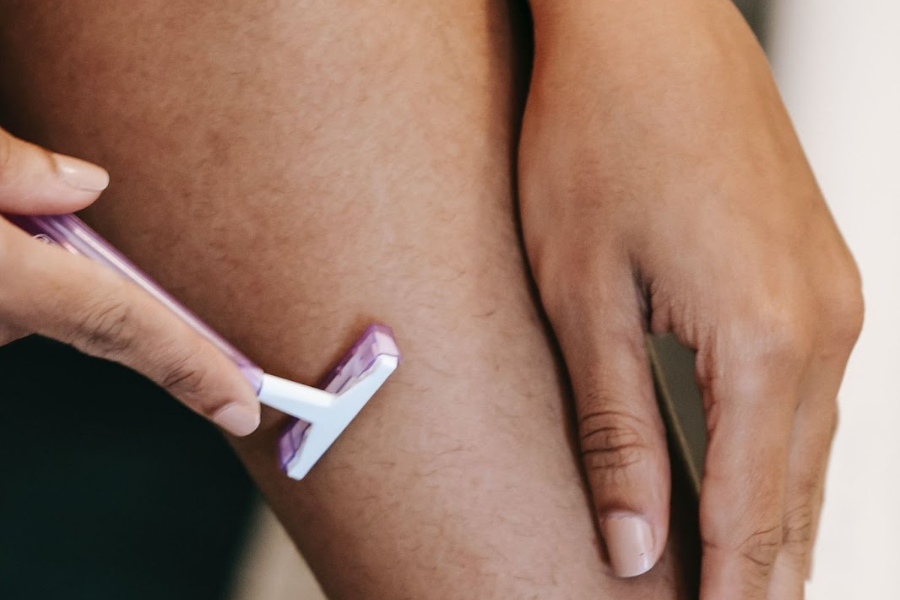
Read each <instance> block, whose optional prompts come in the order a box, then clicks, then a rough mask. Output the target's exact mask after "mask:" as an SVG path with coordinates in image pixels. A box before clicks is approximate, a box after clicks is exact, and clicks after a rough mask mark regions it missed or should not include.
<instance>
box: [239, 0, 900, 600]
mask: <svg viewBox="0 0 900 600" xmlns="http://www.w3.org/2000/svg"><path fill="white" fill-rule="evenodd" d="M739 3H740V4H743V5H747V6H749V7H750V9H751V11H752V12H755V13H756V14H758V15H759V14H762V11H761V10H760V5H757V6H753V0H745V1H743V2H739ZM745 8H747V7H746V6H745ZM763 18H765V20H766V21H767V23H766V25H767V31H768V33H767V35H766V39H767V42H768V46H769V54H770V57H771V60H772V64H773V67H774V69H775V73H776V77H777V79H778V82H779V84H780V85H781V89H782V92H783V94H784V97H785V100H786V102H787V104H788V107H789V110H790V111H791V114H792V116H793V117H794V120H795V122H796V125H797V128H798V130H799V132H800V137H801V139H802V140H803V142H804V145H805V147H806V149H807V152H808V154H809V156H810V160H811V161H812V164H813V168H814V169H815V171H816V173H817V175H818V176H819V179H820V182H821V185H822V188H823V190H824V192H825V195H826V197H827V198H828V200H829V203H830V204H831V206H832V209H833V210H834V213H835V216H836V217H837V220H838V222H839V223H840V225H841V228H842V230H843V231H844V234H845V235H846V237H847V239H848V242H849V244H850V247H851V248H852V249H853V251H854V253H855V255H856V257H857V260H858V262H859V264H860V267H861V269H862V272H863V278H864V285H865V293H866V299H867V318H866V326H865V329H864V331H863V335H862V339H861V340H860V343H859V346H858V348H857V350H856V353H855V354H854V357H853V359H852V361H851V364H850V368H849V371H848V373H847V379H846V382H845V385H844V389H843V392H842V396H841V410H842V412H841V417H842V418H841V427H840V431H839V433H838V438H837V441H836V443H835V448H834V457H833V460H832V464H831V470H830V473H829V483H828V491H827V501H826V506H825V512H824V515H823V521H822V529H821V533H820V539H819V545H818V551H817V554H816V561H815V569H814V576H813V581H812V583H811V585H810V589H809V598H811V599H813V600H847V599H855V598H865V599H867V600H870V599H871V600H877V599H882V598H884V599H890V600H896V599H898V598H900V476H898V475H900V364H898V359H900V311H898V310H897V309H896V308H895V306H897V305H898V304H900V0H773V2H771V3H770V6H769V10H768V12H767V13H766V14H765V15H764V17H763ZM288 598H291V599H294V600H298V599H299V600H319V599H321V598H322V596H321V592H319V591H318V590H317V588H316V586H315V583H314V581H313V580H312V578H311V576H310V575H309V574H308V570H307V569H306V567H305V566H304V565H303V563H302V561H301V560H300V558H299V557H298V556H297V554H296V552H295V551H294V550H293V547H292V546H291V544H290V542H289V541H288V540H287V538H286V536H285V535H284V533H283V532H282V531H281V530H280V528H279V527H278V525H277V523H276V522H275V521H274V519H273V518H272V517H271V515H269V514H268V513H261V514H260V516H259V526H258V527H257V529H256V535H255V536H254V540H253V542H252V543H251V545H250V547H249V548H248V552H247V559H246V561H245V567H244V569H243V571H242V572H241V573H240V574H239V576H238V590H237V592H236V594H235V600H282V599H285V600H287V599H288Z"/></svg>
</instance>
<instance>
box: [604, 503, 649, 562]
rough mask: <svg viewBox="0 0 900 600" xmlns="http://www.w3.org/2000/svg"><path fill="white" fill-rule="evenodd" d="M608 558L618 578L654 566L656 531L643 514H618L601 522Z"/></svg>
mask: <svg viewBox="0 0 900 600" xmlns="http://www.w3.org/2000/svg"><path fill="white" fill-rule="evenodd" d="M600 530H601V532H602V533H603V540H604V541H605V542H606V549H607V551H608V552H609V561H610V563H611V565H612V569H613V571H614V572H615V574H616V575H617V576H618V577H636V576H638V575H642V574H644V573H646V572H647V571H649V570H650V568H651V567H652V566H653V562H652V561H653V531H652V530H651V529H650V524H649V523H647V521H645V520H644V519H642V518H641V517H638V516H636V515H629V514H616V515H611V516H608V517H606V518H605V519H603V522H602V523H601V525H600Z"/></svg>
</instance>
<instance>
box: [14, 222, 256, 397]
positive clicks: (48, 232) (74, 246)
mask: <svg viewBox="0 0 900 600" xmlns="http://www.w3.org/2000/svg"><path fill="white" fill-rule="evenodd" d="M4 217H5V218H6V219H7V220H9V221H10V222H11V223H13V224H14V225H16V226H17V227H19V228H20V229H22V230H24V231H25V232H27V233H29V234H31V235H32V236H34V237H35V238H36V239H38V240H41V241H44V242H47V243H51V244H54V245H57V246H60V247H61V248H64V249H65V250H68V251H69V252H71V253H72V254H79V255H81V256H85V257H87V258H89V259H91V260H93V261H94V262H97V263H100V264H102V265H104V266H106V267H108V268H110V269H112V270H113V271H115V272H116V273H118V274H120V275H121V276H123V277H125V278H126V279H127V280H129V281H131V282H132V283H134V284H135V285H137V286H138V287H140V288H141V289H142V290H144V291H145V292H147V293H148V294H150V295H151V296H153V297H154V298H156V299H157V300H158V301H159V302H161V303H162V304H163V305H164V306H165V307H167V308H168V309H169V310H171V311H172V312H173V313H175V315H176V316H178V317H179V318H180V319H181V320H182V321H184V322H185V323H187V325H188V326H190V327H191V329H193V330H194V331H196V332H197V333H198V334H200V335H201V336H203V337H204V338H206V339H207V340H209V341H210V342H211V343H212V344H213V345H214V346H215V347H216V348H218V349H219V350H220V351H222V352H223V353H224V354H225V355H226V356H227V357H228V358H230V359H231V360H232V362H234V364H235V365H236V366H237V367H238V368H239V369H240V370H241V373H243V374H244V377H245V378H246V379H247V381H249V382H250V385H251V386H252V387H253V389H254V391H255V392H256V393H257V394H258V393H259V391H260V389H261V388H262V382H263V371H262V369H260V368H259V367H258V366H256V365H255V364H253V363H252V362H251V361H250V359H248V358H247V357H246V356H244V355H243V354H241V352H240V351H239V350H238V349H237V348H235V347H234V346H232V345H231V344H230V343H228V341H226V340H225V339H224V338H223V337H222V336H220V335H219V334H218V333H216V332H215V331H213V330H212V329H211V328H210V327H209V326H208V325H207V324H206V323H204V322H203V321H201V320H200V318H199V317H197V316H196V315H195V314H194V313H192V312H191V311H190V310H188V309H187V308H185V307H184V305H182V304H181V303H180V302H178V301H177V300H176V299H175V298H173V297H172V296H171V295H170V294H169V293H168V292H166V291H165V290H164V289H162V288H161V287H160V286H159V285H158V284H157V283H156V282H155V281H153V280H152V279H150V277H149V276H147V274H146V273H144V272H143V271H141V270H140V269H139V268H137V267H136V266H135V265H134V263H132V262H131V261H130V260H128V259H127V258H125V256H124V255H123V254H122V253H121V252H119V251H118V250H116V249H115V248H113V247H112V245H110V244H109V242H107V241H106V240H104V239H103V238H102V237H101V236H100V235H99V234H98V233H97V232H96V231H94V230H93V229H91V228H90V227H88V226H87V225H86V224H85V223H84V222H83V221H82V220H81V219H79V218H78V217H76V216H75V215H52V216H22V215H4Z"/></svg>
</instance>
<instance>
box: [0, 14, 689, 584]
mask: <svg viewBox="0 0 900 600" xmlns="http://www.w3.org/2000/svg"><path fill="white" fill-rule="evenodd" d="M509 10H510V9H509V7H508V6H507V5H506V4H505V3H503V2H499V1H496V2H494V1H489V0H454V1H451V2H419V1H416V0H405V1H401V2H377V1H371V2H364V3H361V2H350V1H349V0H340V1H335V0H331V1H328V2H326V1H310V2H294V3H281V2H235V1H230V2H212V1H206V0H202V1H193V2H184V3H171V2H164V1H163V0H141V1H138V2H131V3H108V2H99V1H89V0H70V1H67V2H53V1H49V0H28V1H0V12H2V14H3V15H4V17H3V19H2V21H0V56H3V57H4V59H3V60H2V61H0V81H2V82H3V83H4V86H3V88H2V97H0V104H2V106H3V114H5V115H6V118H7V120H8V121H9V122H8V123H4V125H5V126H7V127H8V128H9V129H10V130H11V131H13V132H14V133H16V134H17V135H19V136H21V137H23V138H28V139H30V140H32V141H34V142H37V143H40V144H42V145H44V146H46V147H49V148H52V149H54V150H58V151H60V152H65V153H68V154H72V155H75V156H80V157H84V158H85V159H88V160H91V161H93V162H96V163H97V164H100V165H102V166H104V167H106V168H107V169H108V170H109V172H110V174H111V178H112V182H113V183H112V185H111V186H110V189H109V191H108V192H107V193H106V194H105V195H104V196H103V197H102V198H101V199H100V200H99V201H98V202H97V204H96V205H94V206H93V207H92V208H91V209H90V210H89V211H88V213H87V218H88V219H89V220H90V221H91V223H92V224H94V225H95V226H96V227H97V229H98V230H99V231H100V232H101V233H102V234H103V235H104V236H106V237H107V238H108V239H109V240H110V241H111V242H112V243H113V244H114V245H116V246H117V247H118V248H120V249H121V250H122V251H123V252H124V253H125V254H126V255H128V256H130V257H131V258H133V259H134V260H135V262H137V263H138V264H139V265H140V266H142V267H143V268H145V269H146V270H147V271H148V272H149V273H150V274H151V275H152V276H153V277H154V278H156V279H157V280H158V281H159V282H160V283H161V284H162V285H163V286H164V287H166V288H167V289H168V290H170V291H172V292H173V293H174V294H175V295H176V296H177V297H178V298H179V299H181V300H182V301H184V302H185V304H187V305H188V306H189V307H191V308H192V309H194V310H195V311H196V312H197V313H198V314H199V315H200V316H201V317H202V318H203V319H205V320H206V321H207V322H209V323H210V324H211V325H212V326H213V327H214V328H215V329H217V330H218V331H220V332H221V333H222V334H223V335H225V336H226V337H227V338H228V339H230V340H231V341H232V342H234V343H235V344H236V345H237V346H238V347H239V348H241V349H242V350H243V351H244V352H245V353H247V354H248V355H249V356H250V357H251V358H252V359H254V360H255V361H257V362H258V363H259V364H260V365H261V366H263V367H264V368H265V369H266V370H267V371H268V372H271V373H273V374H275V375H279V376H283V377H288V378H291V379H294V380H297V381H302V382H306V383H312V382H315V381H316V380H317V379H318V378H319V377H320V376H322V375H323V374H324V373H325V372H326V371H327V370H328V368H329V367H330V366H331V364H332V363H333V362H334V360H336V359H337V358H338V357H339V356H340V355H341V354H342V352H343V351H344V350H345V349H346V347H347V346H348V345H349V344H350V343H351V342H352V341H353V340H354V339H355V337H356V336H357V335H358V334H359V333H360V332H361V331H362V329H363V328H364V327H365V325H367V324H368V323H369V322H372V321H379V322H383V323H386V324H389V325H391V326H393V327H394V329H395V331H396V334H397V337H398V342H399V345H400V348H401V350H402V351H403V353H404V357H405V362H404V363H403V365H402V366H401V368H400V370H399V371H398V372H397V373H396V374H395V375H394V377H393V378H392V379H391V380H390V381H389V382H388V384H387V385H386V386H385V388H384V389H383V390H382V392H381V393H379V394H378V396H377V397H376V398H375V399H374V400H373V401H372V402H371V403H370V404H369V406H368V407H367V408H366V409H365V410H364V411H363V413H362V414H361V416H360V418H359V419H357V421H356V422H354V424H353V425H351V427H350V428H349V429H348V431H347V432H346V434H345V435H344V436H343V437H341V438H340V439H339V440H338V442H337V443H336V444H335V445H334V446H333V448H332V450H331V451H330V452H329V453H328V454H327V455H326V457H325V458H324V459H323V461H322V462H321V463H320V464H319V465H318V467H317V468H316V469H315V470H314V471H313V472H312V473H311V474H310V476H309V477H308V478H307V479H306V480H305V481H303V482H300V483H297V482H293V481H291V480H289V479H287V478H286V477H285V476H284V475H283V474H282V473H281V472H280V471H279V470H278V469H277V465H276V458H275V457H276V455H275V451H274V447H275V440H276V438H277V435H278V433H279V432H280V430H281V428H282V426H283V417H281V416H279V415H278V414H276V413H274V412H273V411H264V413H263V421H262V425H261V428H260V430H259V431H258V432H257V433H255V434H253V435H252V436H250V437H249V438H247V439H243V440H240V441H235V442H234V443H235V448H236V449H237V452H238V453H239V455H240V456H241V458H242V459H243V461H244V462H245V463H246V465H247V467H248V469H249V470H250V472H251V474H252V475H253V477H254V478H255V479H256V481H257V482H258V483H259V485H260V487H261V488H262V490H263V492H264V494H265V495H266V497H267V498H268V500H269V502H270V503H271V504H272V506H273V508H274V509H275V511H276V512H277V513H278V515H279V517H280V518H281V520H282V522H283V523H284V524H285V526H286V527H287V529H288V531H289V533H290V534H291V535H292V537H293V538H294V540H295V541H296V542H297V544H298V546H299V547H300V549H301V550H302V551H303V553H304V555H305V556H306V558H307V559H308V560H309V561H310V563H311V565H312V567H313V569H314V570H315V572H316V574H317V576H318V577H319V578H320V581H321V582H322V584H323V587H324V588H325V590H326V592H327V593H328V594H329V595H330V596H331V597H333V598H367V599H372V600H378V599H380V598H384V599H394V600H396V599H403V598H411V599H413V598H414V599H422V598H440V599H446V600H451V599H454V598H459V599H471V598H480V599H489V598H501V599H504V600H510V599H516V598H523V599H524V598H541V599H556V598H558V599H569V598H615V599H629V598H653V599H666V598H676V597H679V593H678V591H677V588H678V587H679V585H678V584H677V581H678V580H679V579H680V578H679V577H678V569H677V565H676V564H675V561H674V560H673V558H672V557H673V553H672V551H671V547H670V549H669V550H668V551H666V552H665V553H664V555H663V558H662V560H661V562H660V563H659V564H658V565H657V566H656V567H655V568H654V569H653V571H651V572H650V573H649V574H648V575H646V576H644V577H641V578H639V579H632V580H622V579H617V578H615V577H613V575H612V573H611V571H610V569H609V566H608V564H607V563H606V561H605V560H604V556H603V551H602V549H601V545H600V543H599V542H598V537H597V532H596V528H595V524H594V520H593V512H592V507H591V501H590V498H589V495H588V493H587V491H586V488H585V485H584V482H583V478H582V475H581V473H580V471H579V461H578V457H577V453H576V451H575V450H574V449H573V442H572V432H571V431H570V423H569V421H570V416H569V409H568V398H567V393H566V385H565V383H564V379H563V377H562V376H561V372H560V369H559V368H558V361H557V357H556V355H555V354H554V352H553V347H552V344H551V342H550V340H549V337H548V334H547V330H546V327H545V324H544V322H543V320H542V319H541V316H540V314H539V311H538V309H537V308H536V301H535V299H534V297H533V294H532V293H531V285H530V281H529V277H528V271H527V269H526V266H525V262H524V258H523V254H522V248H521V245H520V240H519V237H518V234H517V225H516V218H515V211H514V202H513V198H514V184H513V181H514V174H513V159H512V157H513V156H514V154H515V145H516V139H515V138H516V131H515V129H516V124H517V123H518V120H519V118H520V111H521V105H522V101H523V98H522V93H523V87H524V86H523V85H522V84H523V82H522V81H518V80H517V79H516V77H515V75H514V74H515V73H517V72H520V71H521V68H520V67H521V65H517V64H516V60H515V59H514V58H513V56H514V54H515V53H516V45H517V40H516V39H514V36H513V35H512V33H511V31H512V29H511V24H510V16H509ZM519 41H520V40H519ZM197 468H198V471H199V470H202V465H197ZM198 476H202V474H200V475H198Z"/></svg>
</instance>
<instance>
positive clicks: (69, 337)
mask: <svg viewBox="0 0 900 600" xmlns="http://www.w3.org/2000/svg"><path fill="white" fill-rule="evenodd" d="M0 280H2V281H3V282H4V283H3V286H0V322H3V323H6V324H7V327H9V328H11V330H12V331H14V332H15V331H19V332H21V331H27V332H35V333H39V334H42V335H45V336H48V337H52V338H54V339H57V340H60V341H62V342H66V343H69V344H72V345H73V346H75V347H76V348H78V349H80V350H82V351H84V352H87V353H88V354H92V355H94V356H98V357H101V358H105V359H109V360H113V361H116V362H119V363H122V364H124V365H126V366H129V367H131V368H133V369H134V370H136V371H138V372H140V373H142V374H143V375H145V376H147V377H149V378H150V379H152V380H153V381H155V382H156V383H157V384H159V385H161V386H162V387H163V388H165V389H166V390H167V391H169V392H170V393H171V394H172V395H173V396H175V397H177V398H178V399H180V400H181V401H182V402H184V404H186V405H187V406H189V407H190V408H192V409H193V410H194V411H196V412H198V413H199V414H201V415H203V416H205V417H207V418H209V419H211V420H212V421H214V422H215V423H217V424H218V425H220V426H221V427H223V428H224V429H226V430H228V431H229V432H230V433H232V434H234V435H238V436H242V435H248V434H250V433H252V432H253V431H254V430H255V429H256V428H257V426H258V425H259V421H260V407H259V402H258V400H257V398H256V394H255V392H254V390H253V389H251V386H250V384H249V383H248V382H247V381H246V380H245V379H244V377H243V375H242V374H241V373H240V371H239V370H238V369H237V368H236V367H235V366H234V365H233V364H232V362H231V361H230V360H229V359H228V358H227V357H225V355H224V354H222V353H221V352H220V351H219V350H218V349H216V348H215V347H214V346H213V345H212V344H211V343H210V342H208V341H207V340H205V339H204V338H202V337H201V336H200V335H198V334H197V333H196V332H194V331H193V330H192V329H191V328H190V327H189V326H188V325H187V324H185V323H184V322H182V321H181V320H180V319H178V318H177V317H176V316H175V315H173V314H172V313H171V312H170V311H169V309H168V308H166V307H165V306H163V305H162V304H161V303H159V302H157V301H156V300H155V299H154V298H152V297H151V296H149V295H148V294H146V293H144V291H143V290H141V289H140V288H138V287H137V286H135V285H133V284H131V283H130V282H128V281H127V280H125V279H124V278H122V277H120V276H119V275H117V274H116V273H114V272H112V271H111V270H109V269H106V268H104V267H102V266H100V265H98V264H96V263H93V262H91V261H89V260H87V259H85V258H83V257H81V256H76V255H72V254H69V253H67V252H63V251H61V250H60V249H58V248H53V247H51V246H47V245H45V244H42V243H39V242H36V241H34V240H33V239H32V238H31V237H30V236H28V235H27V234H25V233H23V232H22V231H20V230H19V229H18V228H16V227H14V226H13V225H12V224H10V223H9V222H7V221H5V220H3V219H0Z"/></svg>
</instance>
